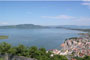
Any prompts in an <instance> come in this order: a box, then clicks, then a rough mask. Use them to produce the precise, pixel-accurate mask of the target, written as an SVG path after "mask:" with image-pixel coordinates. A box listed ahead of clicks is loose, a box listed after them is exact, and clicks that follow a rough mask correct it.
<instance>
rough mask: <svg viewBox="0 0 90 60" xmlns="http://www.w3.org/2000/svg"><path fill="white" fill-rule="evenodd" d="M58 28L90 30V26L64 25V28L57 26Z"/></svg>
mask: <svg viewBox="0 0 90 60" xmlns="http://www.w3.org/2000/svg"><path fill="white" fill-rule="evenodd" d="M56 28H71V29H90V26H77V25H62V26H56Z"/></svg>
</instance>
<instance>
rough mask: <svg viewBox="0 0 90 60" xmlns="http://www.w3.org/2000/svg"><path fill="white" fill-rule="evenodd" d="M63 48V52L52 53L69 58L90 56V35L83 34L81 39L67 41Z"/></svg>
mask: <svg viewBox="0 0 90 60" xmlns="http://www.w3.org/2000/svg"><path fill="white" fill-rule="evenodd" d="M61 47H62V48H61V50H57V49H53V50H52V52H53V53H54V54H58V55H65V56H67V58H70V57H84V56H90V35H89V34H88V33H82V34H81V36H80V37H72V38H69V39H66V40H65V42H64V43H62V44H61ZM69 56H70V57H69Z"/></svg>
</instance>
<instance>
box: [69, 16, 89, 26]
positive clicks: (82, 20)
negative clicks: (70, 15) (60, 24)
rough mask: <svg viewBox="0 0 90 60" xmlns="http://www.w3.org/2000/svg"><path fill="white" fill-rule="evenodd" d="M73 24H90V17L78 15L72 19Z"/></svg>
mask: <svg viewBox="0 0 90 60" xmlns="http://www.w3.org/2000/svg"><path fill="white" fill-rule="evenodd" d="M72 22H73V23H71V24H72V25H83V26H85V25H86V26H90V18H89V17H78V18H76V19H74V20H72Z"/></svg>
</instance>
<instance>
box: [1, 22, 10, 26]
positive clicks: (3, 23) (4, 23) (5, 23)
mask: <svg viewBox="0 0 90 60" xmlns="http://www.w3.org/2000/svg"><path fill="white" fill-rule="evenodd" d="M0 25H8V23H7V22H0Z"/></svg>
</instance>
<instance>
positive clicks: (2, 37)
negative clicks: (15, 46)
mask: <svg viewBox="0 0 90 60" xmlns="http://www.w3.org/2000/svg"><path fill="white" fill-rule="evenodd" d="M0 39H8V36H3V35H2V36H0Z"/></svg>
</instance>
